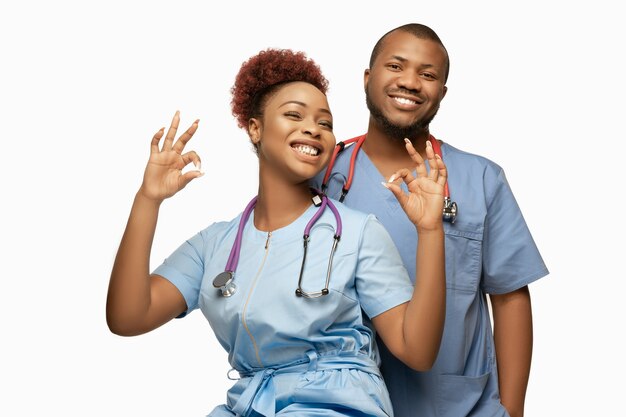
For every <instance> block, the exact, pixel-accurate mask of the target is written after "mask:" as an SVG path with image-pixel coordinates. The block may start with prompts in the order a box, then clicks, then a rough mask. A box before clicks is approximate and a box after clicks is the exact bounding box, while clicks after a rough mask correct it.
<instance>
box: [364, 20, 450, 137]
mask: <svg viewBox="0 0 626 417" xmlns="http://www.w3.org/2000/svg"><path fill="white" fill-rule="evenodd" d="M447 63H448V57H447V54H446V52H445V50H444V49H443V47H441V45H439V44H437V43H436V42H433V41H431V40H427V39H418V38H416V37H415V36H413V35H412V34H410V33H407V32H402V31H397V32H393V33H391V34H389V35H388V36H387V37H386V38H385V40H384V41H383V44H382V48H381V50H380V53H379V55H378V56H377V57H376V60H375V61H374V63H373V65H372V68H370V69H368V70H366V71H365V80H364V81H365V97H366V101H367V107H368V109H369V110H370V114H371V116H372V118H373V119H374V121H375V122H376V123H378V125H379V127H380V129H381V130H382V131H383V132H384V133H385V134H387V135H388V136H391V137H393V138H397V139H400V140H403V139H404V138H405V137H408V138H411V137H414V136H415V135H417V134H419V133H421V132H423V131H427V129H428V125H429V124H430V122H431V121H432V119H433V118H434V117H435V115H436V114H437V110H439V104H440V103H441V100H442V99H443V97H444V96H445V95H446V91H447V87H446V86H445V71H446V68H447Z"/></svg>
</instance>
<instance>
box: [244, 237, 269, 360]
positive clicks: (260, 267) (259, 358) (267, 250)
mask: <svg viewBox="0 0 626 417" xmlns="http://www.w3.org/2000/svg"><path fill="white" fill-rule="evenodd" d="M271 237H272V232H267V239H266V240H265V255H264V256H263V260H262V261H261V266H259V270H258V271H257V273H256V276H255V277H254V280H253V281H252V285H251V286H250V291H249V292H248V298H247V299H246V303H245V304H244V306H243V311H242V313H241V324H242V325H243V328H244V329H245V330H246V333H248V336H249V337H250V340H251V341H252V345H253V346H254V354H255V355H256V359H257V361H258V362H259V366H260V367H263V362H262V361H261V356H260V354H259V347H258V346H257V344H256V340H255V338H254V336H253V335H252V332H251V331H250V329H249V328H248V323H246V312H247V310H248V303H249V302H250V298H251V297H252V292H253V291H254V288H255V287H256V283H257V281H258V279H259V276H260V275H261V272H262V271H263V267H264V266H265V261H266V260H267V255H268V254H269V247H270V238H271Z"/></svg>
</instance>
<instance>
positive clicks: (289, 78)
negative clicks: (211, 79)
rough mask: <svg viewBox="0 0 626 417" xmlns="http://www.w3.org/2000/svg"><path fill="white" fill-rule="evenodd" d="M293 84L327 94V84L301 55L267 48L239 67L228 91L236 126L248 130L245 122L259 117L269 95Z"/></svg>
mask: <svg viewBox="0 0 626 417" xmlns="http://www.w3.org/2000/svg"><path fill="white" fill-rule="evenodd" d="M294 81H304V82H307V83H309V84H312V85H314V86H315V87H317V88H318V89H319V90H320V91H321V92H322V93H324V94H326V91H327V90H328V80H327V79H326V78H325V77H324V76H323V75H322V71H321V70H320V68H319V66H318V65H317V64H316V63H315V62H314V61H313V60H312V59H310V58H307V56H306V55H305V54H304V52H294V51H292V50H290V49H273V48H269V49H266V50H263V51H261V52H259V53H258V54H257V55H255V56H253V57H251V58H249V59H248V60H247V61H246V62H244V63H243V64H242V65H241V68H240V69H239V73H238V74H237V77H236V78H235V84H234V85H233V87H232V88H231V90H230V91H231V93H232V97H233V98H232V101H231V107H232V113H233V116H235V118H236V119H237V125H238V126H239V127H241V128H242V129H245V130H248V121H249V120H250V119H251V118H253V117H259V116H262V115H263V105H264V104H265V101H266V99H267V98H268V97H269V95H270V94H271V93H273V92H275V91H276V90H277V89H278V87H279V86H281V85H283V84H286V83H289V82H294Z"/></svg>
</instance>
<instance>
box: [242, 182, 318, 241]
mask: <svg viewBox="0 0 626 417" xmlns="http://www.w3.org/2000/svg"><path fill="white" fill-rule="evenodd" d="M311 203H312V201H311V191H310V188H309V185H308V184H307V183H306V182H305V183H300V184H290V183H288V182H287V181H280V180H276V179H275V178H271V177H270V176H268V175H262V173H261V175H259V194H258V200H257V203H256V207H255V208H254V226H255V227H256V228H257V229H258V230H262V231H265V232H271V231H273V230H276V229H280V228H281V227H285V226H287V225H289V224H291V223H292V222H293V221H294V220H296V219H297V218H298V217H300V216H301V215H302V213H304V212H305V211H306V210H307V209H308V208H309V207H310V206H311Z"/></svg>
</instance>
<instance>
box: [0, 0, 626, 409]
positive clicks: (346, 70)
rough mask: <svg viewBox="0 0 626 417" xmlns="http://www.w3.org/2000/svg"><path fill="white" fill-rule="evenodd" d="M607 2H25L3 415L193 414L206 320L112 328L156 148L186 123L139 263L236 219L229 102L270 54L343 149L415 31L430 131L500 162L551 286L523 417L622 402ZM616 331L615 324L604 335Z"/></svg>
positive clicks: (4, 9)
mask: <svg viewBox="0 0 626 417" xmlns="http://www.w3.org/2000/svg"><path fill="white" fill-rule="evenodd" d="M618 3H619V2H609V1H594V2H590V1H587V2H575V1H567V2H566V1H563V2H558V1H554V2H549V1H535V0H532V1H528V0H527V1H524V2H517V3H513V2H498V1H464V2H453V1H448V2H434V1H430V2H419V1H410V2H408V1H393V0H387V1H363V0H362V1H359V2H349V1H338V0H334V1H324V0H318V1H314V2H275V1H262V2H261V1H256V2H242V1H237V2H236V1H230V2H225V3H222V4H219V5H218V3H210V2H208V1H206V2H200V1H176V2H174V1H172V2H165V1H153V2H130V1H117V0H115V1H107V2H87V1H67V0H65V1H55V2H44V1H22V2H19V3H17V2H3V3H2V6H0V48H1V50H0V53H1V54H0V61H1V62H2V64H1V65H0V122H1V125H0V141H1V145H0V155H1V157H0V161H1V163H0V170H1V172H0V174H1V175H0V181H1V191H2V197H1V198H2V201H3V202H2V204H1V205H0V211H1V216H0V226H1V229H0V239H1V241H0V243H1V245H2V247H1V251H0V260H1V270H0V274H1V275H0V276H1V281H0V282H1V287H0V320H2V323H1V332H2V336H1V337H2V342H0V349H1V356H0V361H1V362H0V382H1V383H2V391H1V392H2V394H1V398H2V399H1V400H0V414H1V415H5V416H8V415H10V416H34V415H43V414H45V415H64V416H82V415H98V416H100V415H101V416H105V415H107V416H108V415H115V416H148V415H151V416H173V415H176V416H203V415H205V414H207V413H208V412H209V411H210V410H211V409H212V408H213V407H214V406H215V405H217V404H220V403H222V402H224V399H225V392H226V390H227V389H228V387H229V386H230V384H231V382H230V381H228V380H227V379H226V371H227V370H228V365H227V362H226V355H225V353H224V352H223V351H222V349H221V347H220V346H219V345H218V344H217V343H216V341H215V338H214V336H213V334H212V332H211V329H210V327H209V326H208V324H207V323H206V321H205V320H204V318H203V317H202V315H201V313H199V312H194V313H193V314H192V315H190V316H189V317H188V318H186V319H184V320H176V321H174V322H172V323H169V324H168V325H166V326H164V327H162V328H160V329H157V330H156V331H154V332H152V333H150V334H147V335H144V336H140V337H136V338H122V337H118V336H115V335H113V334H111V333H110V332H109V331H108V329H107V327H106V323H105V316H104V306H105V299H106V291H107V285H108V279H109V273H110V269H111V265H112V262H113V258H114V255H115V251H116V249H117V245H118V243H119V240H120V237H121V234H122V231H123V229H124V226H125V222H126V219H127V216H128V212H129V209H130V205H131V202H132V199H133V196H134V193H135V192H136V190H137V188H138V186H139V184H140V181H141V175H142V172H143V168H144V166H145V162H146V161H147V157H148V151H149V142H150V138H151V137H152V135H153V133H154V132H155V131H157V130H158V129H159V128H160V127H162V126H166V125H167V124H168V123H169V121H170V119H171V117H172V115H173V113H174V112H175V111H176V110H180V111H181V115H182V123H183V124H184V125H185V126H186V125H188V124H190V123H191V122H192V121H193V120H195V119H196V118H200V120H201V121H200V128H199V130H198V133H197V134H196V137H195V138H194V139H193V140H192V142H190V145H189V148H190V149H195V150H196V151H197V152H198V153H199V154H200V155H201V157H202V158H203V168H204V169H205V171H206V172H207V175H205V176H204V177H203V178H201V179H199V180H197V181H195V182H193V183H192V184H190V185H189V186H188V187H187V188H186V189H185V190H184V191H183V192H181V193H180V194H179V195H177V196H176V197H175V198H173V199H172V200H169V201H167V202H166V203H165V204H164V206H163V208H162V212H161V218H160V223H159V227H158V230H157V235H156V240H155V244H154V248H153V258H152V260H153V265H152V266H153V267H154V266H156V265H157V264H158V263H159V262H160V261H161V260H162V259H163V258H164V257H165V256H166V255H167V254H169V253H170V251H172V250H173V249H174V248H175V247H177V246H178V245H179V244H180V243H181V242H182V241H183V240H184V239H186V238H187V237H189V236H191V235H192V234H194V233H195V232H197V231H198V230H200V229H201V228H204V227H205V226H207V225H208V224H210V223H212V222H213V221H217V220H226V219H230V218H231V217H233V216H234V215H235V214H237V213H238V212H239V211H241V210H242V209H243V207H244V205H245V203H246V202H247V201H248V200H249V199H250V198H251V197H252V196H253V195H254V194H255V192H256V187H257V165H256V157H255V156H254V155H253V153H252V152H251V151H250V146H249V144H248V140H247V137H246V136H245V134H244V132H243V131H241V130H239V129H238V128H237V127H236V123H235V120H234V118H233V117H232V115H231V114H230V107H229V103H230V96H229V89H230V87H231V85H232V82H233V79H234V76H235V74H236V72H237V70H238V68H239V66H240V65H241V63H242V62H243V61H244V60H246V59H247V58H248V57H249V56H251V55H253V54H255V53H257V52H258V51H259V50H261V49H265V48H267V47H281V48H292V49H297V50H303V51H305V52H306V53H307V54H308V55H309V56H310V57H311V58H313V59H315V60H316V61H317V62H318V63H319V64H320V66H321V67H322V69H323V71H324V72H325V74H326V75H327V77H328V78H329V80H330V83H331V89H330V91H329V100H330V104H331V108H332V110H333V112H334V116H335V126H336V128H335V130H336V135H337V138H338V139H345V138H348V137H352V136H355V135H358V134H361V133H363V132H364V131H365V129H366V125H367V116H368V115H367V111H366V106H365V103H364V94H363V88H362V74H363V70H364V69H365V68H366V67H367V64H368V59H369V54H370V51H371V48H372V46H373V45H374V43H375V41H376V40H377V39H378V38H379V37H380V36H381V35H382V34H383V33H385V32H386V31H387V30H389V29H391V28H394V27H396V26H399V25H401V24H404V23H409V22H420V23H425V24H427V25H429V26H431V27H432V28H433V29H435V31H436V32H437V33H438V34H439V35H440V37H441V38H442V40H443V42H444V44H445V45H446V47H447V49H448V51H449V53H450V56H451V74H450V78H449V81H448V87H449V91H448V94H447V96H446V98H445V100H444V101H443V103H442V107H441V110H440V112H439V115H438V116H437V117H436V119H435V120H434V122H433V124H432V132H433V133H434V134H435V135H436V136H437V137H440V138H442V139H444V140H446V141H448V142H450V143H451V144H453V145H455V146H457V147H459V148H461V149H464V150H467V151H470V152H473V153H478V154H482V155H484V156H486V157H488V158H490V159H492V160H494V161H495V162H497V163H498V164H500V165H501V166H503V167H504V169H505V172H506V173H507V176H508V179H509V182H510V184H511V186H512V188H513V190H514V193H515V195H516V197H517V199H518V202H519V204H520V206H521V208H522V211H523V213H524V215H525V218H526V221H527V223H528V225H529V227H530V229H531V231H532V233H533V236H534V238H535V240H536V243H537V245H538V246H539V249H540V251H541V253H542V255H543V256H544V259H545V261H546V263H547V265H548V267H549V269H550V271H551V274H550V275H549V276H548V277H547V278H545V279H542V280H540V281H538V282H537V283H535V284H533V285H531V294H532V299H533V308H534V324H535V349H534V358H533V365H532V374H531V381H530V384H529V388H528V395H527V406H526V411H527V412H526V415H527V416H555V415H560V416H563V415H585V416H591V415H609V414H610V415H615V412H617V410H619V409H621V408H622V407H621V405H622V404H623V400H622V397H623V388H624V386H623V374H624V372H626V367H625V365H624V352H625V351H626V349H625V347H626V346H625V343H624V341H623V339H624V330H623V328H624V324H623V322H624V317H625V315H624V307H623V306H624V304H625V302H626V300H625V297H624V296H623V294H624V293H623V289H624V284H623V281H624V279H625V278H626V276H625V274H624V271H623V269H622V268H618V263H619V266H620V267H621V262H620V261H623V258H624V244H623V242H622V240H621V239H622V238H623V236H624V232H625V231H626V230H625V228H624V225H623V219H622V217H623V206H624V196H623V191H621V187H620V186H619V185H618V184H623V182H624V179H625V178H624V174H623V170H622V165H623V158H622V156H621V153H620V151H619V149H622V148H623V141H624V138H625V135H624V128H623V121H624V115H623V113H624V110H625V108H624V104H623V97H624V95H625V93H626V89H625V88H624V87H625V85H624V84H625V83H624V74H625V73H626V66H625V64H624V58H623V56H624V52H623V50H624V39H626V31H625V29H624V26H623V22H622V19H621V18H620V16H623V13H622V12H618V8H617V7H616V6H612V5H613V4H618ZM620 329H621V330H620Z"/></svg>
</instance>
